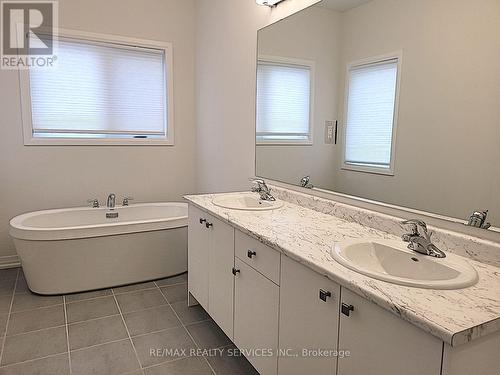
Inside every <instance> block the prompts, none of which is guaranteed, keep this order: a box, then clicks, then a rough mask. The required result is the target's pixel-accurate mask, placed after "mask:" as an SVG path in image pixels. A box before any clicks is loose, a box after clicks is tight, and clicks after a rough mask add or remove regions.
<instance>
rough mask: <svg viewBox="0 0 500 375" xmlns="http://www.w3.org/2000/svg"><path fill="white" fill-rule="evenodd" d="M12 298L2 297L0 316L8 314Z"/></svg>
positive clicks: (0, 297)
mask: <svg viewBox="0 0 500 375" xmlns="http://www.w3.org/2000/svg"><path fill="white" fill-rule="evenodd" d="M11 301H12V296H0V314H8V313H9V309H10V303H11Z"/></svg>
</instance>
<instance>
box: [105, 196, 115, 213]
mask: <svg viewBox="0 0 500 375" xmlns="http://www.w3.org/2000/svg"><path fill="white" fill-rule="evenodd" d="M115 204H116V195H115V194H113V193H111V194H109V195H108V201H107V203H106V207H108V208H109V209H110V210H114V209H115Z"/></svg>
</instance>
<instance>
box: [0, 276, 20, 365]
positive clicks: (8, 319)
mask: <svg viewBox="0 0 500 375" xmlns="http://www.w3.org/2000/svg"><path fill="white" fill-rule="evenodd" d="M18 279H19V269H18V270H17V274H16V281H15V282H14V291H15V290H16V287H17V281H18ZM14 291H12V296H11V297H10V306H9V313H8V315H7V322H6V323H5V333H4V335H3V338H2V347H1V348H0V350H1V351H0V366H1V364H2V361H3V353H4V351H5V341H7V330H8V329H9V321H10V314H11V311H12V305H13V304H14V296H15V294H14Z"/></svg>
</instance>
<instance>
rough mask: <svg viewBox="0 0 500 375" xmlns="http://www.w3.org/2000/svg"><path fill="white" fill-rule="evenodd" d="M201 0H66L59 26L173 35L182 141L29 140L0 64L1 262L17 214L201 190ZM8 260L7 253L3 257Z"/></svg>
mask: <svg viewBox="0 0 500 375" xmlns="http://www.w3.org/2000/svg"><path fill="white" fill-rule="evenodd" d="M195 2H196V1H195V0H183V1H176V0H143V1H134V0H106V1H99V0H85V1H72V0H59V15H60V27H63V28H67V29H76V30H84V31H93V32H98V33H109V34H117V35H123V36H133V37H138V38H145V39H153V40H160V41H170V42H173V47H174V90H175V92H174V95H175V98H174V109H175V138H176V139H175V146H173V147H165V146H156V147H150V146H114V147H108V146H95V147H88V146H67V147H61V146H23V138H22V126H21V125H22V124H21V110H20V99H19V83H18V76H17V73H16V72H14V71H5V70H2V71H0V88H1V91H2V96H1V99H0V114H1V115H0V264H1V262H2V258H1V257H5V256H9V255H14V254H15V249H14V246H13V243H12V241H11V240H10V238H9V236H8V222H9V219H10V218H12V217H13V216H16V215H18V214H20V213H23V212H27V211H34V210H39V209H48V208H57V207H71V206H81V205H84V204H85V201H86V199H88V198H93V197H98V198H99V199H100V200H101V201H103V200H104V199H105V198H106V196H107V194H108V193H110V192H115V193H116V194H117V195H118V197H122V196H124V195H132V196H134V197H135V198H136V199H137V201H169V200H181V199H182V195H184V194H186V193H190V192H195V190H196V159H195V154H196V130H195V125H196V124H195V114H194V113H195V79H194V75H195V65H194V64H195V28H196V25H195V12H196V7H195ZM3 259H6V258H3Z"/></svg>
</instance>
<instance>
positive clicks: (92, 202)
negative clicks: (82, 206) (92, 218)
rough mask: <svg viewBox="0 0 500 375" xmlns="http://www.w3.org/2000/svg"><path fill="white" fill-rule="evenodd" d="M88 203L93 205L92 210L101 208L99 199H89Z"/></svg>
mask: <svg viewBox="0 0 500 375" xmlns="http://www.w3.org/2000/svg"><path fill="white" fill-rule="evenodd" d="M87 203H89V204H92V208H99V200H98V199H97V198H92V199H87Z"/></svg>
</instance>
